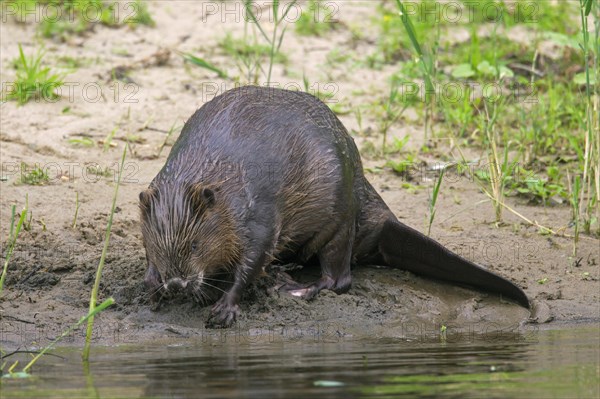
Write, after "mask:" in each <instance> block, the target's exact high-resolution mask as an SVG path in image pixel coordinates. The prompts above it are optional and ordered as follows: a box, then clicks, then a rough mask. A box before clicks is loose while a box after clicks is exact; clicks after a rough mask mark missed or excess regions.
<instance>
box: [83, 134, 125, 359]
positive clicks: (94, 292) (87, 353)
mask: <svg viewBox="0 0 600 399" xmlns="http://www.w3.org/2000/svg"><path fill="white" fill-rule="evenodd" d="M126 155H127V146H125V147H124V148H123V156H122V157H121V165H120V167H119V177H118V178H117V184H116V186H115V194H114V196H113V201H112V207H111V209H110V215H109V217H108V223H107V224H106V233H105V236H104V246H103V247H102V255H101V256H100V262H99V263H98V268H97V269H96V278H95V279H94V285H93V287H92V292H91V295H90V309H89V312H88V319H87V329H86V335H85V346H84V348H83V360H84V361H87V360H88V359H89V356H90V348H91V343H92V332H93V327H94V314H95V313H97V310H98V308H99V307H102V305H100V306H99V307H97V306H96V305H97V301H98V291H99V290H100V279H101V278H102V270H103V269H104V260H105V259H106V254H107V253H108V244H109V242H110V232H111V229H112V224H113V216H114V214H115V208H116V206H117V195H118V194H119V186H120V185H121V177H122V176H123V165H125V157H126ZM110 299H112V298H110ZM105 302H106V301H105ZM113 302H114V301H113ZM109 305H110V304H109Z"/></svg>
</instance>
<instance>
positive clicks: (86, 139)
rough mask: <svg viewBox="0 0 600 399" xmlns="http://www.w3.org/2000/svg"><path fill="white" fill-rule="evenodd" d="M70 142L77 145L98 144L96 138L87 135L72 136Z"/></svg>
mask: <svg viewBox="0 0 600 399" xmlns="http://www.w3.org/2000/svg"><path fill="white" fill-rule="evenodd" d="M68 142H69V144H71V145H74V146H76V147H93V146H95V145H96V142H95V141H94V140H92V139H91V138H89V137H85V136H81V137H73V138H70V139H69V140H68Z"/></svg>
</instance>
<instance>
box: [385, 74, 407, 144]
mask: <svg viewBox="0 0 600 399" xmlns="http://www.w3.org/2000/svg"><path fill="white" fill-rule="evenodd" d="M398 84H399V82H398V81H397V80H396V79H392V84H391V85H390V91H389V93H388V96H387V97H386V98H385V100H384V101H382V103H381V105H380V110H379V112H380V113H381V115H380V117H379V118H378V119H379V121H380V122H379V126H378V130H379V132H380V133H381V136H382V138H381V153H382V154H385V153H386V151H387V136H388V131H389V129H390V127H392V125H393V124H394V123H396V122H397V121H398V119H400V117H401V116H402V114H403V113H404V111H405V110H406V108H407V107H408V103H407V102H404V101H402V99H403V96H402V95H401V93H400V91H399V89H398Z"/></svg>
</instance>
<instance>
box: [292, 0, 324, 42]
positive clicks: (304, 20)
mask: <svg viewBox="0 0 600 399" xmlns="http://www.w3.org/2000/svg"><path fill="white" fill-rule="evenodd" d="M329 13H330V11H329V10H328V9H327V7H325V6H323V4H322V2H321V1H320V0H309V2H308V7H307V9H306V10H304V12H302V14H301V15H300V18H298V20H297V21H296V23H295V25H296V33H298V34H299V35H302V36H323V35H324V34H326V33H327V32H329V31H330V30H331V29H333V24H332V23H331V21H328V20H327V18H329Z"/></svg>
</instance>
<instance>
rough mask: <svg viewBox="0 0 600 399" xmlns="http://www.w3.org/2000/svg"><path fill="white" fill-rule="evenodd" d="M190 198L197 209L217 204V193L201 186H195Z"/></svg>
mask: <svg viewBox="0 0 600 399" xmlns="http://www.w3.org/2000/svg"><path fill="white" fill-rule="evenodd" d="M190 198H191V200H192V204H193V205H194V207H195V208H197V209H199V208H201V207H202V206H205V207H210V206H212V205H214V203H215V192H214V191H213V190H212V189H210V188H208V187H206V186H203V185H201V184H194V185H193V186H192V189H191V192H190Z"/></svg>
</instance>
